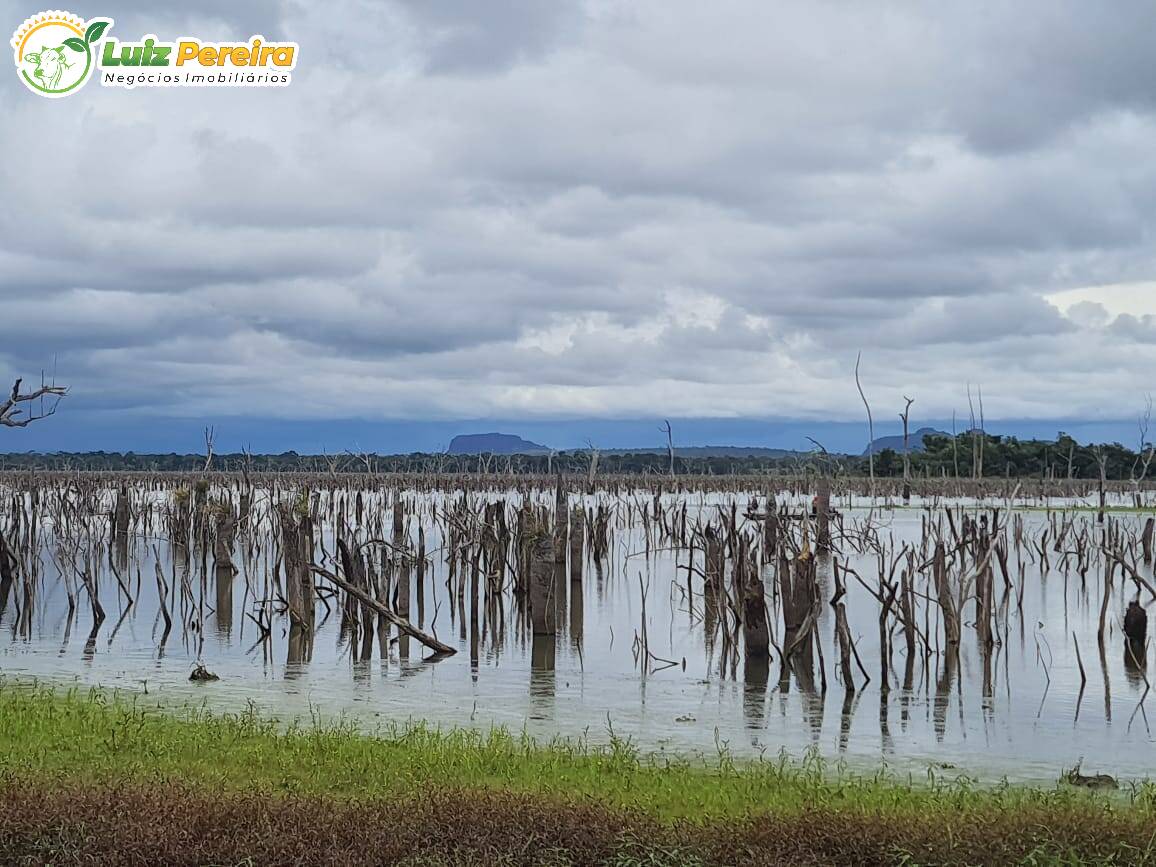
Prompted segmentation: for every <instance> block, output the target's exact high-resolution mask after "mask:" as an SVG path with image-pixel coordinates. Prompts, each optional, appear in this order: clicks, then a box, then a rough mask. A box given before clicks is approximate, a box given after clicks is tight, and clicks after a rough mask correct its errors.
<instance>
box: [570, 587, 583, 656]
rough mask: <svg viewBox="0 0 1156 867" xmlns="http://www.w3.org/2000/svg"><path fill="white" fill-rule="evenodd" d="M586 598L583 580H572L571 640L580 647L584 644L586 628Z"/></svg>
mask: <svg viewBox="0 0 1156 867" xmlns="http://www.w3.org/2000/svg"><path fill="white" fill-rule="evenodd" d="M584 621H585V599H584V597H583V596H582V582H581V581H580V580H579V581H571V582H570V641H571V643H572V644H573V645H574V646H575V647H578V646H580V645H581V644H582V631H583V629H584V628H585V626H584Z"/></svg>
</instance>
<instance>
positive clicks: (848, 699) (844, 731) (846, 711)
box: [839, 689, 859, 753]
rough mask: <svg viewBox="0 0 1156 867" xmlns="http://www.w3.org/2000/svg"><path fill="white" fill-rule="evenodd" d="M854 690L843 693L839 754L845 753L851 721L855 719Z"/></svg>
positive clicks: (855, 703)
mask: <svg viewBox="0 0 1156 867" xmlns="http://www.w3.org/2000/svg"><path fill="white" fill-rule="evenodd" d="M855 696H856V693H855V690H854V689H847V690H845V691H844V692H843V708H842V710H841V711H840V713H839V752H841V753H843V752H846V751H847V741H848V739H849V738H850V736H851V721H852V720H853V719H854V718H855V707H856V705H857V704H858V703H859V702H858V700H857V699H856V697H855Z"/></svg>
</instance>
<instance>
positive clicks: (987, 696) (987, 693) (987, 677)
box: [979, 647, 992, 704]
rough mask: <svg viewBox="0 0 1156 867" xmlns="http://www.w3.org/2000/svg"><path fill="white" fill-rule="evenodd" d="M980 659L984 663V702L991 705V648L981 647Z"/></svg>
mask: <svg viewBox="0 0 1156 867" xmlns="http://www.w3.org/2000/svg"><path fill="white" fill-rule="evenodd" d="M979 655H980V659H981V661H982V663H983V687H982V689H983V698H984V702H985V704H986V703H990V701H991V698H992V681H991V659H992V652H991V648H990V647H980V649H979Z"/></svg>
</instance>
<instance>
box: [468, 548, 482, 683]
mask: <svg viewBox="0 0 1156 867" xmlns="http://www.w3.org/2000/svg"><path fill="white" fill-rule="evenodd" d="M478 557H479V554H475V555H474V562H473V568H472V569H470V670H471V671H473V672H475V673H476V672H477V670H478V651H479V648H480V647H481V635H480V634H479V630H478V584H479V582H480V581H481V574H480V572H481V566H480V564H479V562H478Z"/></svg>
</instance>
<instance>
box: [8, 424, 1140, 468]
mask: <svg viewBox="0 0 1156 867" xmlns="http://www.w3.org/2000/svg"><path fill="white" fill-rule="evenodd" d="M908 457H909V461H910V468H911V474H912V476H913V477H925V478H926V477H932V478H938V477H942V476H949V477H962V478H971V477H974V476H979V475H982V476H984V477H989V478H990V477H999V476H1010V477H1013V478H1056V479H1063V478H1074V479H1095V478H1099V476H1100V471H1101V463H1102V465H1103V470H1104V475H1105V478H1108V479H1114V480H1127V479H1134V478H1139V477H1141V476H1145V475H1146V472H1145V466H1144V464H1145V460H1146V459H1151V447H1146V449H1145V451H1144V452H1142V453H1137V452H1135V451H1133V450H1131V449H1129V448H1127V447H1125V446H1123V445H1120V444H1119V443H1111V444H1106V445H1080V444H1079V443H1077V442H1076V441H1075V440H1074V439H1072V438H1071V437H1070V436H1068V435H1067V434H1064V433H1061V434H1060V435H1059V436H1058V437H1057V438H1056V439H1055V440H1050V441H1049V440H1021V439H1017V438H1016V437H1001V436H994V435H992V434H986V435H984V434H979V433H977V432H968V433H963V434H960V435H959V436H957V437H954V438H952V437H951V436H928V437H926V439H925V440H924V450H923V451H921V452H916V451H912V452H911V453H910V454H909V456H908ZM592 458H593V453H592V452H590V451H586V450H583V451H569V452H558V453H556V454H554V455H552V456H548V455H449V454H423V453H415V454H407V455H375V454H368V455H360V454H359V455H353V454H344V455H337V456H334V455H299V454H297V453H296V452H283V453H281V454H278V455H251V456H248V457H247V456H246V455H244V454H222V455H214V456H213V461H212V469H214V470H218V471H229V470H232V471H239V470H241V469H243V468H244V467H245V466H246V464H247V465H248V467H249V469H250V470H252V471H253V472H272V473H290V472H308V473H325V472H339V473H365V472H375V473H421V472H425V473H536V474H543V473H550V472H563V473H568V474H569V473H581V474H585V473H588V472H589V471H590V464H591V461H592ZM597 461H598V464H597V471H598V472H599V473H611V474H646V475H666V474H668V473H669V472H670V459H669V457H668V456H667V455H665V454H655V453H633V454H621V453H606V454H599V455H598V457H597ZM204 466H205V456H204V455H178V454H167V455H138V454H134V453H132V452H126V453H119V452H83V453H63V452H60V453H51V454H40V453H35V452H26V453H18V454H5V455H0V469H8V470H14V469H15V470H21V469H24V470H33V469H42V470H85V471H100V470H104V471H121V470H137V471H144V472H197V471H200V470H203V469H204ZM1151 469H1152V474H1153V475H1156V466H1153V467H1152V468H1151ZM816 471H828V472H832V473H834V474H837V475H850V476H858V475H864V476H865V475H867V473H868V472H869V467H868V462H867V458H866V457H863V456H855V455H836V454H830V455H828V454H819V453H815V452H812V453H809V454H795V455H789V456H786V457H768V456H712V457H687V456H681V455H680V456H677V457H676V458H675V472H676V473H677V474H679V475H735V474H744V475H748V474H759V473H769V474H783V475H786V474H798V473H804V472H816ZM875 475H877V476H880V477H896V476H902V475H903V455H902V454H901V453H900V452H897V451H895V450H892V449H884V450H883V451H881V452H879V453H878V454H876V455H875Z"/></svg>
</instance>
